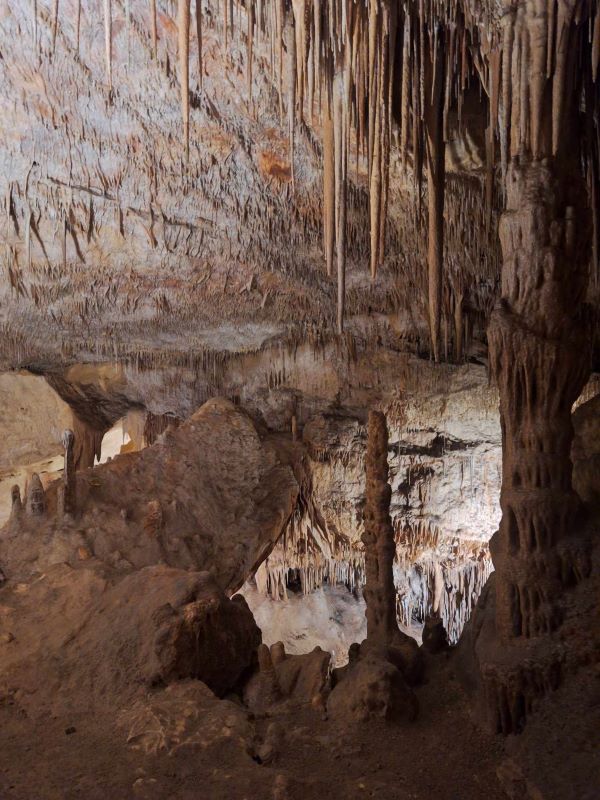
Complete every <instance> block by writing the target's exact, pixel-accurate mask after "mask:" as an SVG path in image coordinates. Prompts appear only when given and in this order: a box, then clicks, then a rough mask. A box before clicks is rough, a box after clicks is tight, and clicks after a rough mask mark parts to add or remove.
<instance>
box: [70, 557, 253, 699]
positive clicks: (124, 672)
mask: <svg viewBox="0 0 600 800" xmlns="http://www.w3.org/2000/svg"><path fill="white" fill-rule="evenodd" d="M260 642H261V633H260V630H259V628H258V627H257V625H256V623H255V621H254V617H253V616H252V612H251V611H250V609H249V608H248V605H247V603H246V601H245V600H244V598H243V597H241V596H239V595H238V596H236V597H235V598H234V599H232V600H230V599H229V598H227V597H226V596H225V595H224V594H223V592H222V591H221V590H220V589H219V587H218V586H217V585H216V584H215V582H214V580H213V578H212V576H211V575H210V574H209V573H206V572H183V571H181V570H177V569H173V568H170V567H165V566H156V567H146V568H145V569H142V570H140V571H139V572H134V573H133V574H131V575H128V576H126V577H125V578H124V579H123V580H121V581H120V582H119V583H118V584H117V585H116V586H115V587H114V588H113V589H111V590H110V591H108V592H106V593H105V594H104V595H103V597H102V598H101V600H100V603H99V604H98V605H97V607H96V608H95V609H94V613H93V615H92V616H91V617H90V618H89V620H88V623H87V625H86V626H85V628H84V629H83V630H82V632H81V634H80V636H79V637H78V639H77V642H76V644H75V646H74V647H73V648H72V649H71V651H70V653H69V658H70V659H73V658H75V659H76V660H77V662H78V668H79V669H80V670H81V675H82V680H83V676H84V675H87V678H88V680H89V681H90V688H93V689H95V690H96V691H101V692H109V691H114V690H118V689H119V688H120V687H121V686H123V687H126V686H131V685H139V684H143V685H145V686H155V685H161V684H168V683H171V682H173V681H177V680H180V679H183V678H196V679H198V680H201V681H203V682H204V683H205V684H206V685H207V686H208V687H209V688H210V689H211V690H212V691H213V692H214V693H215V694H217V695H224V694H225V693H226V692H228V691H229V690H231V689H233V688H235V687H236V685H237V684H238V682H239V681H240V678H241V677H242V676H243V675H244V673H245V672H246V670H248V669H249V668H250V667H251V666H252V664H253V662H254V660H255V653H256V648H257V647H258V645H259V644H260Z"/></svg>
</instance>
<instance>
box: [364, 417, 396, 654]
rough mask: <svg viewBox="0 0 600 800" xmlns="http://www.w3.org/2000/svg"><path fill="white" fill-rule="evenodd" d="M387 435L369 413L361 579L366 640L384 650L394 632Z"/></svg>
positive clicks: (382, 420)
mask: <svg viewBox="0 0 600 800" xmlns="http://www.w3.org/2000/svg"><path fill="white" fill-rule="evenodd" d="M387 449H388V432H387V424H386V421H385V416H384V415H383V414H382V413H381V412H380V411H370V412H369V431H368V439H367V459H366V472H367V487H366V501H365V531H364V533H363V536H362V540H363V544H364V546H365V577H366V584H365V588H364V591H363V594H364V597H365V602H366V604H367V612H366V613H367V639H368V640H369V643H370V644H371V645H372V646H384V647H387V646H388V645H389V644H390V643H391V642H392V640H393V639H394V637H395V635H396V633H397V632H399V631H398V623H397V621H396V590H395V587H394V569H393V564H394V554H395V552H396V543H395V541H394V529H393V527H392V522H391V519H390V500H391V496H392V490H391V487H390V485H389V483H388V463H387Z"/></svg>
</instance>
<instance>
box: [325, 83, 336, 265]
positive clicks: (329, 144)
mask: <svg viewBox="0 0 600 800" xmlns="http://www.w3.org/2000/svg"><path fill="white" fill-rule="evenodd" d="M325 94H326V98H325V112H324V120H323V249H324V250H325V262H326V265H327V274H328V275H329V276H332V275H333V256H334V248H335V150H334V141H333V119H332V114H331V106H330V99H329V93H328V92H327V91H326V93H325Z"/></svg>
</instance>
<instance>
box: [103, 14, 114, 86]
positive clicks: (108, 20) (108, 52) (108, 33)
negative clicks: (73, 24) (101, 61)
mask: <svg viewBox="0 0 600 800" xmlns="http://www.w3.org/2000/svg"><path fill="white" fill-rule="evenodd" d="M104 52H105V57H106V81H107V83H108V88H109V90H112V8H111V0H104Z"/></svg>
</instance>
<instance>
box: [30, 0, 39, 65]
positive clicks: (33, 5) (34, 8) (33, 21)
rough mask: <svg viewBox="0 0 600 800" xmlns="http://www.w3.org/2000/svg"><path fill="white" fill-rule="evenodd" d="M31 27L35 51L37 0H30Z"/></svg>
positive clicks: (36, 44) (36, 40)
mask: <svg viewBox="0 0 600 800" xmlns="http://www.w3.org/2000/svg"><path fill="white" fill-rule="evenodd" d="M31 29H32V32H33V50H34V52H35V53H37V49H38V9H37V0H32V2H31Z"/></svg>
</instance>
